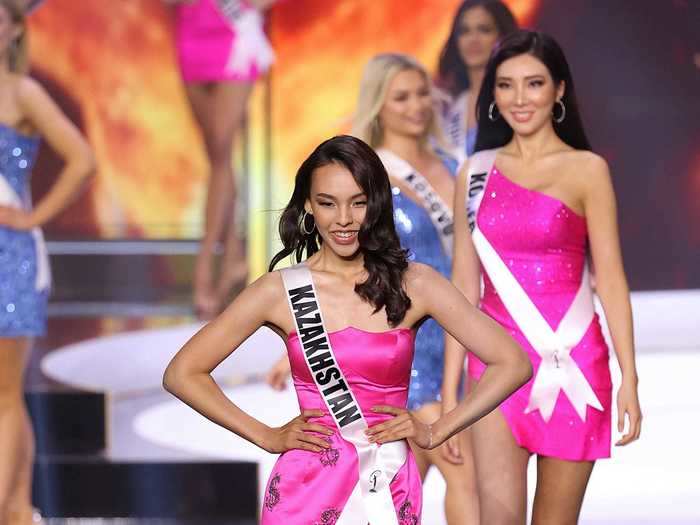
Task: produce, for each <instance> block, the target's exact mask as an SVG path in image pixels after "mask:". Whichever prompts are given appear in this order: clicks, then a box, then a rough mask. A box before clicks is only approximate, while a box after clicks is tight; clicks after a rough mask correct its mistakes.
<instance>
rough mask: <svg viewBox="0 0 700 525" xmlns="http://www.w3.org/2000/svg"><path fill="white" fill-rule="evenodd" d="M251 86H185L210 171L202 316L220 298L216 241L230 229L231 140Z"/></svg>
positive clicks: (198, 286)
mask: <svg viewBox="0 0 700 525" xmlns="http://www.w3.org/2000/svg"><path fill="white" fill-rule="evenodd" d="M250 89H251V86H250V85H248V84H237V83H214V84H207V85H203V84H190V85H188V86H187V94H188V98H189V100H190V103H191V105H192V109H193V113H194V115H195V119H196V120H197V122H198V124H199V126H200V129H201V131H202V137H203V139H204V144H205V147H206V151H207V157H208V160H209V164H210V170H211V172H210V178H209V184H208V189H207V201H206V209H205V232H204V238H203V239H202V245H201V248H200V252H199V256H198V258H197V265H196V269H195V282H194V286H195V306H196V307H197V309H198V311H199V312H200V314H201V315H202V316H203V317H212V316H213V315H215V314H216V313H217V309H218V308H219V297H218V294H217V290H216V289H215V287H214V284H213V283H214V279H213V265H214V249H215V247H216V245H217V243H218V242H219V241H222V240H224V239H225V238H226V237H227V236H228V231H229V228H233V224H232V223H233V221H232V217H233V213H234V203H235V183H234V176H233V167H232V160H231V156H232V152H233V139H234V134H235V132H236V130H237V129H238V128H239V127H240V123H241V121H242V118H243V115H244V112H245V105H246V103H247V100H248V96H249V93H250ZM226 244H229V243H228V242H226ZM217 287H218V286H217Z"/></svg>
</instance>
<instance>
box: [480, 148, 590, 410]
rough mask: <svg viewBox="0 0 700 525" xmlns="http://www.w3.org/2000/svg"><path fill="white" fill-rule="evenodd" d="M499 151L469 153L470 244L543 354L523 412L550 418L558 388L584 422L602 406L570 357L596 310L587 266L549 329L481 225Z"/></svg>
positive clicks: (503, 297)
mask: <svg viewBox="0 0 700 525" xmlns="http://www.w3.org/2000/svg"><path fill="white" fill-rule="evenodd" d="M497 154H498V149H492V150H484V151H479V152H477V153H475V154H474V155H472V156H471V157H469V172H468V177H467V190H468V191H467V203H466V205H467V220H468V222H469V228H470V230H471V232H472V241H473V242H474V247H475V248H476V251H477V253H478V254H479V259H480V260H481V264H482V266H483V268H484V269H485V270H486V272H487V273H488V275H489V278H490V279H491V282H492V283H493V286H494V288H496V291H497V292H498V296H499V297H500V299H501V301H502V302H503V304H504V305H505V307H506V309H507V310H508V313H510V315H511V317H512V318H513V320H514V321H515V323H516V324H517V325H518V327H519V328H520V331H521V332H522V333H523V335H524V336H525V338H526V339H527V340H528V342H529V343H530V345H532V347H533V348H534V350H535V351H536V352H537V353H538V354H539V355H540V357H541V358H542V361H541V363H540V366H539V368H538V370H537V375H536V376H535V380H534V383H533V385H532V390H531V392H530V399H529V402H528V406H527V408H526V409H525V413H530V412H533V411H535V410H539V411H540V414H541V415H542V418H543V419H544V420H545V421H547V422H548V421H549V420H550V418H551V417H552V413H553V412H554V406H555V405H556V402H557V397H558V396H559V392H560V391H562V390H563V391H564V393H565V394H566V396H567V397H568V398H569V400H570V401H571V404H572V405H573V406H574V408H575V409H576V412H577V414H578V415H579V417H580V418H581V420H583V421H585V420H586V407H587V406H588V405H590V406H592V407H594V408H596V409H598V410H601V411H602V410H603V406H602V405H601V404H600V401H599V400H598V397H597V396H596V395H595V392H594V391H593V388H592V387H591V385H590V383H588V380H587V379H586V377H585V376H584V375H583V372H581V369H580V368H579V367H578V365H577V364H576V362H575V361H574V360H573V359H572V358H571V350H572V349H573V348H574V347H575V346H576V345H577V344H578V343H579V342H580V341H581V339H582V338H583V336H584V335H585V334H586V331H587V330H588V327H589V326H590V324H591V321H592V320H593V316H594V314H595V311H594V307H593V291H592V289H591V284H590V276H589V272H588V265H585V266H584V269H583V273H582V275H581V284H580V286H579V289H578V291H577V293H576V296H575V298H574V300H573V302H572V303H571V306H570V307H569V309H568V310H567V312H566V314H565V315H564V317H563V318H562V320H561V322H560V323H559V326H558V328H557V329H556V330H552V327H551V326H550V325H549V323H547V321H546V320H545V318H544V317H543V316H542V314H541V313H540V311H539V310H538V309H537V306H535V304H534V303H533V302H532V300H531V299H530V297H529V296H528V295H527V293H526V292H525V290H523V288H522V286H521V285H520V283H519V282H518V280H517V278H516V277H515V276H514V275H513V274H512V272H511V271H510V269H509V267H508V265H506V263H505V262H504V261H503V259H501V257H500V255H499V254H498V252H497V251H496V250H495V249H494V247H493V246H492V245H491V243H490V242H489V240H488V239H487V238H486V236H485V235H484V234H483V233H482V232H481V230H480V229H479V224H478V221H477V217H478V213H479V207H480V206H481V202H482V200H483V198H484V189H485V188H486V185H487V183H488V178H489V175H490V174H491V171H492V169H493V165H494V162H495V160H496V155H497Z"/></svg>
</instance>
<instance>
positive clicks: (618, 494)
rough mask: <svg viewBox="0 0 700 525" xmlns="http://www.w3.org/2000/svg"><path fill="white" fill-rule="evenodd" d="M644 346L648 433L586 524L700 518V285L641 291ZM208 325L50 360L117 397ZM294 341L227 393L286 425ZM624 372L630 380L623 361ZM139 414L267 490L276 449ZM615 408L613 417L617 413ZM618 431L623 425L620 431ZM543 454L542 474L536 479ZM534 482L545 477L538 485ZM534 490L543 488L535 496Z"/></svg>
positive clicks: (432, 502) (588, 506)
mask: <svg viewBox="0 0 700 525" xmlns="http://www.w3.org/2000/svg"><path fill="white" fill-rule="evenodd" d="M633 307H634V311H635V336H636V340H637V345H638V351H639V371H640V377H641V383H640V395H641V400H642V403H643V409H644V411H645V421H644V431H643V435H642V439H641V440H640V441H639V442H638V443H635V444H633V445H631V446H629V447H627V448H624V449H614V450H613V459H612V460H611V461H602V462H599V464H598V465H597V466H596V468H595V470H594V473H593V478H592V480H591V483H590V486H589V490H588V493H587V496H586V501H585V503H584V511H583V514H582V518H581V523H582V524H588V525H594V524H595V525H603V524H605V525H612V524H615V525H632V524H635V525H652V524H653V525H661V524H663V525H681V524H683V525H690V524H691V523H693V524H697V523H700V508H699V507H698V505H697V498H698V495H700V476H698V472H700V454H698V453H697V449H696V443H697V435H698V433H700V396H699V395H698V394H697V386H696V385H697V384H698V375H699V374H700V323H698V321H699V320H700V317H698V315H697V312H698V311H700V292H695V291H689V292H672V293H670V292H651V293H638V294H634V295H633ZM198 327H199V326H198V325H188V326H182V327H178V328H174V329H173V328H171V329H162V330H150V331H142V332H131V333H125V334H121V335H117V336H111V337H105V338H101V339H95V340H88V341H84V342H81V343H78V344H74V345H70V346H67V347H64V348H62V349H58V350H57V351H54V352H52V353H51V354H49V355H48V356H47V357H46V358H45V359H44V361H43V362H42V370H43V371H44V373H45V374H46V375H48V376H49V377H51V378H53V379H56V380H58V381H61V382H64V383H67V384H69V385H73V386H76V387H79V388H83V389H89V390H99V391H107V392H110V393H111V394H112V399H113V402H114V403H122V402H128V400H129V399H131V400H133V399H134V398H136V397H138V396H146V395H147V394H150V396H149V397H152V395H153V394H154V393H155V392H158V390H159V389H160V383H161V377H162V372H163V369H164V368H165V365H166V364H167V362H168V361H169V359H170V357H171V356H172V355H173V354H174V353H175V352H176V351H177V349H178V348H179V347H180V346H181V345H182V344H183V343H184V342H185V341H186V340H187V339H188V338H189V337H190V336H191V335H192V334H193V333H194V332H195V331H196V330H197V329H198ZM283 351H284V348H283V345H282V341H281V340H280V339H279V338H278V337H277V336H276V335H275V334H274V333H272V332H271V331H270V330H267V329H262V330H260V331H259V332H257V333H256V334H254V336H252V337H251V338H249V339H248V340H247V341H246V343H245V344H244V345H243V347H242V348H240V349H239V350H238V351H237V352H235V353H234V354H233V355H232V356H231V357H229V358H228V359H227V360H226V361H224V362H223V363H222V364H221V366H220V367H219V368H217V370H216V371H215V374H214V375H215V377H216V378H217V381H219V382H220V383H221V384H222V385H223V386H224V387H225V390H226V393H227V395H228V396H229V397H230V398H231V399H232V400H233V401H234V402H236V403H237V404H238V405H239V406H241V407H242V408H243V409H244V410H249V411H250V412H251V413H253V414H254V415H255V416H256V417H258V418H260V419H261V420H262V421H264V422H266V423H268V424H270V425H279V424H281V423H283V422H286V421H287V420H289V419H291V418H292V417H294V416H295V415H296V414H297V413H298V409H297V404H296V397H295V395H294V391H293V389H292V388H291V387H290V388H288V389H287V390H286V391H285V392H281V393H280V392H274V391H273V390H271V389H270V388H268V387H267V386H266V385H264V384H263V383H262V382H261V381H260V380H261V377H262V374H263V373H264V371H265V370H267V369H268V368H269V366H270V365H271V364H272V363H273V362H274V361H275V360H276V359H277V358H278V357H279V356H280V355H281V354H282V352H283ZM612 370H613V376H614V378H615V380H616V381H619V373H617V366H616V365H614V364H613V366H612ZM158 399H159V400H160V401H158V402H157V403H156V404H155V405H154V404H153V403H150V406H147V407H146V408H144V409H141V410H140V411H139V412H136V413H133V414H132V415H131V418H130V419H131V421H130V422H129V423H126V424H130V425H131V426H132V428H133V431H134V432H135V433H136V434H138V435H139V436H140V437H142V438H143V439H146V440H148V441H149V442H151V443H153V444H156V445H159V446H161V447H165V448H168V449H173V450H178V451H180V452H181V453H186V454H189V455H191V456H192V458H193V460H196V458H202V457H210V458H211V457H215V458H221V459H232V460H234V459H240V460H251V461H256V462H258V464H259V466H260V480H261V483H260V485H261V487H260V490H261V491H262V489H263V486H264V483H265V481H266V479H267V476H268V474H269V472H270V470H271V468H272V465H273V463H274V460H275V458H274V457H272V456H270V455H268V454H266V453H265V452H263V451H261V450H259V449H257V448H256V447H254V446H252V445H250V444H248V443H247V442H245V441H243V440H241V439H240V438H238V437H237V436H234V435H231V434H230V433H228V432H227V431H225V430H223V429H221V428H219V427H217V426H216V425H214V424H212V423H210V422H209V421H207V420H205V419H204V418H202V417H201V416H199V415H198V414H196V413H194V412H193V411H192V410H191V409H189V408H188V407H187V406H185V405H183V404H182V403H179V402H178V401H176V400H171V399H169V398H167V397H166V396H165V395H163V396H162V398H161V397H158ZM615 418H616V415H614V418H613V421H615ZM615 438H616V435H614V439H615ZM532 467H534V462H532V464H531V472H530V475H531V479H532V480H533V481H534V477H532V476H533V475H534V469H533V468H532ZM530 485H531V487H530V488H531V489H532V486H533V483H530ZM425 495H426V496H425V499H426V505H425V509H424V520H423V523H424V524H425V525H442V524H444V523H445V522H444V517H443V513H442V509H441V501H442V497H443V495H444V483H443V482H442V480H441V479H440V477H439V476H438V475H436V474H435V473H434V472H433V473H431V475H430V476H429V478H428V480H427V482H426V484H425ZM530 496H531V497H532V494H531V495H530Z"/></svg>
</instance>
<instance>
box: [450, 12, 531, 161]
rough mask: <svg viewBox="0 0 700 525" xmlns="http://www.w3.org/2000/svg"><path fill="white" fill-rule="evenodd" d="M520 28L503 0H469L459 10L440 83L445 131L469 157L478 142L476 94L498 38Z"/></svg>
mask: <svg viewBox="0 0 700 525" xmlns="http://www.w3.org/2000/svg"><path fill="white" fill-rule="evenodd" d="M517 29H518V24H517V22H516V21H515V18H514V17H513V14H512V13H511V12H510V10H509V9H508V7H507V6H506V5H505V4H504V3H503V2H501V1H500V0H466V1H465V2H462V4H461V5H460V6H459V8H458V9H457V13H456V14H455V17H454V20H453V22H452V29H451V31H450V36H449V37H448V39H447V42H445V46H444V47H443V49H442V52H441V53H440V61H439V64H438V77H437V81H436V83H437V85H438V86H439V87H440V88H441V90H444V91H445V94H444V95H445V100H444V101H443V103H442V106H443V120H444V125H445V133H446V135H447V137H448V138H449V140H450V141H451V142H452V145H453V146H454V147H455V149H456V151H457V152H458V153H459V154H460V155H463V156H469V155H471V153H472V152H473V151H474V144H475V142H476V126H477V122H476V110H475V108H476V97H477V95H478V94H479V90H480V89H481V82H482V80H483V78H484V72H485V70H486V63H487V62H488V60H489V56H490V55H491V51H492V50H493V48H494V46H495V45H496V43H497V42H498V40H499V39H500V38H502V37H504V36H506V35H509V34H510V33H512V32H513V31H516V30H517Z"/></svg>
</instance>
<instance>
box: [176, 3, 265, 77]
mask: <svg viewBox="0 0 700 525" xmlns="http://www.w3.org/2000/svg"><path fill="white" fill-rule="evenodd" d="M175 41H176V42H175V45H176V49H177V57H178V62H179V64H180V70H181V73H182V77H183V79H184V80H185V82H187V83H200V82H221V81H231V82H246V83H250V82H254V81H255V80H256V79H257V78H258V77H259V76H260V75H261V74H262V71H261V70H260V68H259V67H258V65H257V64H255V63H254V62H253V63H251V64H250V65H249V67H248V68H247V69H246V70H243V71H232V70H231V69H230V68H227V64H228V62H229V57H230V56H231V53H233V51H234V49H235V45H236V31H235V29H234V28H233V27H232V25H231V24H230V23H229V22H228V21H227V20H226V19H225V18H224V16H223V15H222V13H221V12H220V11H219V8H218V7H217V6H216V4H215V0H197V1H196V2H194V3H192V4H180V5H178V6H177V7H176V12H175Z"/></svg>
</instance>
